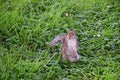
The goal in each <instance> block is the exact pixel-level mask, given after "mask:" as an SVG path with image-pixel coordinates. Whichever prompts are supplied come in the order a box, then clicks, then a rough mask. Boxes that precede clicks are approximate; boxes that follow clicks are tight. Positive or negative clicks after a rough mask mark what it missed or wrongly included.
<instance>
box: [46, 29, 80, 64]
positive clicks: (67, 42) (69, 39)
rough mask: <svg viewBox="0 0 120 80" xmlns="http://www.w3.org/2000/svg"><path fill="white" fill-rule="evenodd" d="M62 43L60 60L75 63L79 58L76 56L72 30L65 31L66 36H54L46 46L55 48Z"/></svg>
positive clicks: (75, 38) (76, 44) (75, 44)
mask: <svg viewBox="0 0 120 80" xmlns="http://www.w3.org/2000/svg"><path fill="white" fill-rule="evenodd" d="M61 42H62V46H61V52H62V59H63V60H68V61H70V62H77V61H78V60H79V58H80V56H79V54H78V52H77V51H78V43H77V37H76V35H75V31H74V30H69V31H67V34H60V35H58V36H56V37H55V38H54V39H53V40H52V41H51V42H50V43H49V44H48V45H49V46H56V45H57V44H58V43H61Z"/></svg>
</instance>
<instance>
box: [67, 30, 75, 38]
mask: <svg viewBox="0 0 120 80" xmlns="http://www.w3.org/2000/svg"><path fill="white" fill-rule="evenodd" d="M67 35H68V38H69V39H73V38H74V36H75V30H69V31H68V32H67Z"/></svg>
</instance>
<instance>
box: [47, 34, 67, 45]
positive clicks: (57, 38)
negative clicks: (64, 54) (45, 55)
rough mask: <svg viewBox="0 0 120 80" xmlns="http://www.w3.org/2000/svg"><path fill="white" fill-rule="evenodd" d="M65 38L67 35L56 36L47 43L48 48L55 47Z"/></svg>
mask: <svg viewBox="0 0 120 80" xmlns="http://www.w3.org/2000/svg"><path fill="white" fill-rule="evenodd" d="M66 36H67V34H60V35H58V36H56V37H55V38H54V39H53V40H52V41H51V42H50V43H47V44H48V45H49V46H55V45H57V44H58V43H61V42H63V40H64V39H65V37H66Z"/></svg>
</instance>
